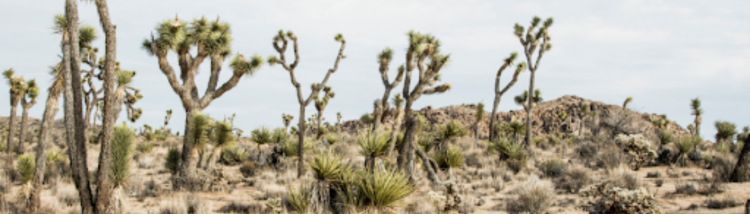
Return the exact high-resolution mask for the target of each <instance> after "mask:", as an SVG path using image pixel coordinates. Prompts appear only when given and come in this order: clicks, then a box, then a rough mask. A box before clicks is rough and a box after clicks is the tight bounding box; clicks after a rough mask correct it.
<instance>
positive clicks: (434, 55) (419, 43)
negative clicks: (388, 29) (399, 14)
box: [398, 31, 451, 182]
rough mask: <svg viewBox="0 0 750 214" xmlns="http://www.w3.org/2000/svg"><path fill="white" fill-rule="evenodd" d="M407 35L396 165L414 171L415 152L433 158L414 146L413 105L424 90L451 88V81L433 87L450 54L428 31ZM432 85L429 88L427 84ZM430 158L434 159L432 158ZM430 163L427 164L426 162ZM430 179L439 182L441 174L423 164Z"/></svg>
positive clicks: (428, 91)
mask: <svg viewBox="0 0 750 214" xmlns="http://www.w3.org/2000/svg"><path fill="white" fill-rule="evenodd" d="M408 36H409V47H408V48H407V52H406V66H405V72H406V73H405V76H404V77H405V79H404V89H403V92H402V95H403V96H404V100H405V101H406V103H405V107H404V119H405V121H406V131H405V132H404V139H403V143H402V144H401V148H400V149H399V151H400V153H399V156H398V166H399V168H400V169H402V170H404V172H405V174H407V175H410V176H411V175H413V172H414V155H415V154H417V155H419V157H420V158H422V160H423V162H425V163H426V162H429V161H428V160H432V159H431V158H430V157H428V156H427V154H425V153H424V152H423V151H421V150H419V149H417V148H416V146H415V145H414V144H415V142H416V141H417V139H416V137H417V136H416V132H415V131H416V130H415V129H416V128H417V126H418V125H419V123H418V121H416V120H415V119H416V117H414V114H413V113H412V109H411V107H412V105H413V104H414V102H416V101H417V99H419V97H421V96H422V95H423V94H425V95H430V94H436V93H443V92H446V91H448V90H449V89H450V88H451V84H450V83H445V84H443V85H439V86H435V87H432V86H433V85H434V84H435V82H436V81H437V80H436V79H437V77H438V73H440V70H442V69H443V67H444V65H445V64H446V63H447V62H448V59H449V58H450V56H449V55H446V54H442V53H441V51H440V41H439V40H438V39H437V38H435V36H432V35H430V34H421V33H418V32H414V31H411V32H409V33H408ZM415 68H416V69H417V72H419V76H418V79H417V84H415V85H414V88H413V89H411V81H412V72H413V71H414V69H415ZM428 87H432V88H428ZM431 162H434V160H433V161H431ZM425 165H426V166H429V164H425ZM426 169H427V171H428V174H429V175H430V176H429V177H430V180H432V181H433V182H440V178H438V177H437V174H436V173H435V171H437V169H433V168H431V167H426Z"/></svg>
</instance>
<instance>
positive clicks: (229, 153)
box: [221, 143, 260, 165]
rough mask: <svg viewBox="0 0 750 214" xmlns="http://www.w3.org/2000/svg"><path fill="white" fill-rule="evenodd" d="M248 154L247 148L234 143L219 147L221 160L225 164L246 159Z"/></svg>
mask: <svg viewBox="0 0 750 214" xmlns="http://www.w3.org/2000/svg"><path fill="white" fill-rule="evenodd" d="M259 145H260V144H259ZM249 156H250V152H249V151H248V149H247V148H246V147H244V146H239V145H237V144H236V143H230V144H227V145H224V146H223V147H222V149H221V160H222V162H223V163H224V164H227V165H233V164H237V163H242V162H243V161H245V160H247V158H248V157H249Z"/></svg>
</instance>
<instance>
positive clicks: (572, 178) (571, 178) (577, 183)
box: [555, 168, 591, 193]
mask: <svg viewBox="0 0 750 214" xmlns="http://www.w3.org/2000/svg"><path fill="white" fill-rule="evenodd" d="M590 174H591V171H589V170H587V169H586V168H572V169H568V170H566V171H565V173H564V174H563V176H562V177H560V178H558V179H557V180H556V181H555V187H556V188H558V189H563V190H565V191H568V192H570V193H578V191H579V190H580V189H581V188H583V187H584V186H586V185H587V184H589V182H591V175H590Z"/></svg>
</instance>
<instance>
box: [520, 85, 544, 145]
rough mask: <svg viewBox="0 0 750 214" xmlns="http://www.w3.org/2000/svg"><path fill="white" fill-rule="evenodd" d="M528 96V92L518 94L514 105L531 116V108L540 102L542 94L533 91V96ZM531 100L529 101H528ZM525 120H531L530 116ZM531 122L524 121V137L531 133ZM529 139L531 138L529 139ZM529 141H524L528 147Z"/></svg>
mask: <svg viewBox="0 0 750 214" xmlns="http://www.w3.org/2000/svg"><path fill="white" fill-rule="evenodd" d="M530 96H531V95H529V91H523V94H520V95H518V96H516V97H515V98H514V100H515V101H516V104H518V105H521V106H523V110H525V111H526V114H528V115H531V108H532V107H533V106H536V104H537V103H539V102H542V100H543V99H542V92H540V91H539V89H536V90H534V95H533V96H531V97H530ZM529 98H531V99H529ZM526 119H527V120H531V116H528V117H527V118H526ZM530 124H531V122H529V121H526V131H527V132H526V136H530V134H529V132H531V125H530ZM529 139H531V138H529ZM530 142H531V141H528V139H527V140H526V144H527V145H528V144H529V143H530Z"/></svg>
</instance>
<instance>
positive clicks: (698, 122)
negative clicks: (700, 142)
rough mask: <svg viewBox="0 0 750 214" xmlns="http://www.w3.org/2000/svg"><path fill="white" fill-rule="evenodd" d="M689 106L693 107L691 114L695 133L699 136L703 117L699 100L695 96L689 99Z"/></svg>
mask: <svg viewBox="0 0 750 214" xmlns="http://www.w3.org/2000/svg"><path fill="white" fill-rule="evenodd" d="M690 108H691V109H693V113H692V115H695V121H694V122H695V135H698V136H701V122H702V121H703V119H702V118H701V115H703V109H701V100H700V99H698V98H697V97H696V98H695V99H692V100H691V101H690Z"/></svg>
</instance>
